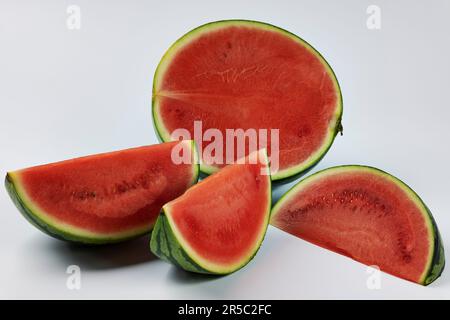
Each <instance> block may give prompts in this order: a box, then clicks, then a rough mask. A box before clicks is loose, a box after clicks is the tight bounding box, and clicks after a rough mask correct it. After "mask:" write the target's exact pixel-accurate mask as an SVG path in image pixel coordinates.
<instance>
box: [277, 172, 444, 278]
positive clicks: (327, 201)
mask: <svg viewBox="0 0 450 320" xmlns="http://www.w3.org/2000/svg"><path fill="white" fill-rule="evenodd" d="M271 224H272V225H274V226H276V227H278V228H280V229H281V230H284V231H286V232H288V233H291V234H293V235H295V236H297V237H299V238H302V239H304V240H306V241H309V242H312V243H314V244H317V245H319V246H322V247H324V248H326V249H329V250H332V251H335V252H337V253H340V254H343V255H345V256H348V257H350V258H352V259H354V260H356V261H359V262H362V263H364V264H366V265H376V266H378V267H379V268H380V269H381V270H383V271H385V272H387V273H390V274H392V275H394V276H397V277H400V278H403V279H406V280H409V281H413V282H416V283H419V284H423V285H428V284H430V283H431V282H433V281H434V280H436V278H438V277H439V276H440V275H441V273H442V271H443V269H444V261H445V258H444V248H443V246H442V240H441V238H440V235H439V231H438V228H437V226H436V223H435V221H434V219H433V217H432V215H431V212H430V210H429V209H428V208H427V207H426V206H425V204H424V203H423V202H422V200H421V199H420V198H419V196H418V195H417V194H416V193H415V192H414V191H413V190H411V189H410V188H409V187H408V186H407V185H406V184H404V183H403V182H402V181H400V180H399V179H397V178H395V177H393V176H392V175H390V174H388V173H386V172H383V171H380V170H378V169H375V168H371V167H366V166H341V167H334V168H330V169H327V170H323V171H321V172H318V173H316V174H313V175H311V176H309V177H308V178H306V179H304V180H303V181H301V182H300V183H298V184H297V185H296V186H294V187H293V188H292V189H291V190H290V191H288V192H287V193H286V194H285V195H284V196H283V197H282V198H281V199H280V200H279V201H278V202H277V204H276V205H275V206H274V208H273V210H272V218H271Z"/></svg>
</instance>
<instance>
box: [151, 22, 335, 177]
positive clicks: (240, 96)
mask: <svg viewBox="0 0 450 320" xmlns="http://www.w3.org/2000/svg"><path fill="white" fill-rule="evenodd" d="M341 112H342V105H341V97H340V91H339V86H338V84H337V80H336V78H335V76H334V74H333V72H332V70H331V68H330V67H329V66H328V64H327V63H326V62H325V60H324V59H323V58H322V57H321V56H320V54H319V53H318V52H317V51H315V50H314V49H313V48H312V47H311V46H309V45H308V44H307V43H306V42H304V41H303V40H301V39H300V38H297V37H296V36H294V35H292V34H290V33H288V32H286V31H284V30H281V29H279V28H276V27H273V26H270V25H267V24H263V23H258V22H250V21H221V22H216V23H211V24H207V25H205V26H202V27H200V28H197V29H194V30H193V31H192V32H190V33H188V34H187V35H186V36H185V37H183V38H181V39H180V40H179V41H178V42H176V43H175V44H174V45H173V47H172V48H171V49H169V51H168V52H167V53H166V55H165V56H164V58H163V60H162V62H161V64H160V66H159V67H158V70H157V72H156V74H155V83H154V114H155V123H156V128H157V130H158V132H159V134H160V136H161V137H162V138H163V139H164V140H168V139H170V137H169V136H170V133H171V132H173V131H174V130H176V129H177V128H186V129H188V130H189V131H190V133H191V136H192V137H193V136H194V127H193V125H194V121H202V127H203V130H204V131H205V130H207V129H209V128H215V129H219V130H220V131H221V132H222V133H223V135H224V136H225V134H226V129H229V128H231V129H236V128H242V129H244V130H247V129H251V128H252V129H257V130H258V129H269V130H270V129H279V130H280V132H279V135H280V139H279V149H280V152H279V158H280V161H279V170H278V172H272V179H275V180H276V179H280V178H283V177H287V176H290V175H292V174H295V173H298V172H300V171H303V170H305V169H307V168H308V167H309V166H311V165H312V164H313V163H315V162H317V161H318V160H319V159H320V158H321V157H322V156H323V154H324V153H325V152H326V150H328V148H329V146H330V145H331V143H332V141H333V139H334V137H335V135H336V132H337V131H338V130H339V129H340V117H341ZM197 143H198V144H201V146H202V147H203V148H205V147H206V146H207V145H209V144H210V143H211V142H209V141H203V142H202V141H197ZM271 143H272V141H271V137H270V135H269V137H268V147H267V150H268V152H269V156H270V152H271ZM226 144H227V143H226V141H225V146H224V148H226ZM247 147H248V146H247ZM205 156H206V155H204V158H203V160H204V161H205V162H206V161H207V160H208V159H205ZM234 156H235V159H236V157H237V154H236V152H235V154H234ZM222 163H224V164H216V165H213V166H212V167H211V166H210V167H208V166H207V165H202V166H201V169H202V171H206V172H208V173H210V172H209V171H214V170H215V169H214V167H215V168H217V167H222V166H224V165H225V163H226V158H225V152H224V156H223V160H222ZM272 169H274V168H272Z"/></svg>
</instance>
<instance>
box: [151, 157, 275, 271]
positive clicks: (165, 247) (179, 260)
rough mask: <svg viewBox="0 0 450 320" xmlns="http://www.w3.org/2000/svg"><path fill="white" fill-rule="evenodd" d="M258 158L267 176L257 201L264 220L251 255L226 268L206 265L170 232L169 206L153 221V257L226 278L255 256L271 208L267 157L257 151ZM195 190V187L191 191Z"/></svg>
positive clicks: (178, 235)
mask: <svg viewBox="0 0 450 320" xmlns="http://www.w3.org/2000/svg"><path fill="white" fill-rule="evenodd" d="M258 153H259V155H260V159H261V156H262V157H263V159H264V163H265V164H266V165H267V167H266V176H267V178H268V179H267V182H268V186H267V197H266V198H265V199H261V200H260V201H267V212H266V213H265V215H266V220H265V222H264V225H263V226H262V229H261V236H260V237H259V239H258V242H257V243H255V245H254V246H253V248H252V250H251V251H249V252H251V254H250V255H249V256H247V257H245V258H243V259H242V261H239V262H238V263H235V264H234V265H230V266H224V265H221V266H218V265H215V264H214V263H210V262H209V261H207V260H206V259H205V258H199V255H198V253H197V252H195V251H194V250H193V249H192V248H190V246H189V244H188V243H186V241H185V240H184V239H183V236H182V235H181V234H180V233H179V232H177V231H176V230H174V228H175V229H176V227H174V226H173V222H172V221H171V218H170V217H169V216H170V209H171V207H170V203H169V204H166V205H165V206H164V207H163V210H162V212H161V214H160V215H159V217H158V220H157V221H156V224H155V227H154V229H153V232H152V235H151V239H150V250H151V251H152V252H153V254H155V255H156V256H157V257H159V258H161V259H162V260H165V261H167V262H169V263H173V264H174V265H176V266H178V267H180V268H182V269H184V270H186V271H190V272H196V273H203V274H211V275H226V274H230V273H233V272H236V271H237V270H239V269H241V268H243V267H244V266H246V265H247V264H248V263H249V262H250V261H251V260H252V259H253V258H254V257H255V256H256V254H257V252H258V250H259V248H260V247H261V244H262V242H263V241H264V238H265V235H266V231H267V227H268V225H269V220H270V209H271V206H272V185H271V179H270V168H269V162H268V158H267V153H266V151H265V149H263V150H260V151H258ZM193 188H195V186H194V187H193Z"/></svg>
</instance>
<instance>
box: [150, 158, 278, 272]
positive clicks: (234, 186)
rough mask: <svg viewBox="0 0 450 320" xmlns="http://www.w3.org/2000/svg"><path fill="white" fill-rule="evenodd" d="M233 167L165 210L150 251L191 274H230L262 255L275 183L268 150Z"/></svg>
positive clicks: (184, 195)
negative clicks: (262, 243)
mask: <svg viewBox="0 0 450 320" xmlns="http://www.w3.org/2000/svg"><path fill="white" fill-rule="evenodd" d="M249 157H250V158H253V159H256V160H257V161H254V162H253V163H249V162H248V161H247V162H246V163H245V164H233V165H229V166H227V167H225V168H224V169H222V170H221V171H219V172H218V173H215V174H214V175H211V176H209V177H207V178H206V179H205V180H203V181H201V182H200V183H198V184H196V185H195V186H193V187H192V188H190V189H189V190H188V191H186V193H185V194H183V195H182V196H181V197H179V198H177V199H175V200H173V201H171V202H169V203H167V204H166V205H164V207H163V210H162V212H161V214H160V216H159V218H158V220H157V222H156V225H155V229H154V230H153V233H152V237H151V241H150V248H151V251H152V252H153V253H154V254H155V255H157V256H158V257H160V258H162V259H164V260H166V261H169V262H172V263H174V264H175V265H177V266H179V267H181V268H183V269H185V270H187V271H192V272H197V273H208V274H228V273H231V272H234V271H236V270H238V269H240V268H242V267H243V266H244V265H246V264H247V263H248V262H249V261H250V260H251V259H252V258H253V256H254V255H255V254H256V252H257V251H258V249H259V247H260V245H261V242H262V241H263V238H264V235H265V233H266V229H267V225H268V223H269V216H270V207H271V199H272V196H271V180H270V173H269V165H268V160H267V155H266V152H265V150H260V151H257V152H254V153H252V154H250V156H249Z"/></svg>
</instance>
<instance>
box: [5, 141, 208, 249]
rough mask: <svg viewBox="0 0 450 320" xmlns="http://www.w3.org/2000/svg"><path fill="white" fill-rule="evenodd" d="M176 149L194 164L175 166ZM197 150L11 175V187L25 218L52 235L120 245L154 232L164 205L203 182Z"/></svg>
mask: <svg viewBox="0 0 450 320" xmlns="http://www.w3.org/2000/svg"><path fill="white" fill-rule="evenodd" d="M175 146H177V152H186V154H187V153H189V157H190V158H191V160H192V161H186V162H189V163H186V164H183V163H182V164H175V163H174V162H173V161H172V150H174V149H173V148H174V147H175ZM181 150H183V151H181ZM195 150H196V149H195V144H194V142H193V141H187V140H186V141H183V142H171V143H164V144H159V145H153V146H145V147H139V148H132V149H127V150H122V151H116V152H110V153H103V154H98V155H92V156H87V157H82V158H78V159H72V160H67V161H62V162H57V163H52V164H47V165H41V166H37V167H32V168H27V169H23V170H18V171H13V172H8V174H7V175H6V179H5V185H6V189H7V190H8V193H9V195H10V197H11V199H12V200H13V202H14V203H15V205H16V206H17V208H18V209H19V210H20V212H21V213H22V214H23V215H24V216H25V218H26V219H27V220H28V221H29V222H31V223H32V224H33V225H34V226H36V227H37V228H39V229H40V230H41V231H43V232H45V233H47V234H49V235H50V236H53V237H55V238H58V239H61V240H67V241H71V242H79V243H86V244H103V243H111V242H119V241H123V240H127V239H130V238H134V237H137V236H139V235H142V234H145V233H147V232H148V231H149V230H151V229H152V227H153V225H154V223H155V221H156V218H157V217H158V214H159V212H160V210H161V207H162V206H163V204H165V203H166V202H168V201H170V200H172V199H175V198H176V197H178V196H180V195H181V194H183V193H184V192H185V191H186V190H187V189H188V188H189V187H190V186H192V185H193V184H194V183H196V182H197V179H198V173H199V170H198V162H197V160H196V157H197V155H196V151H195Z"/></svg>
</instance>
